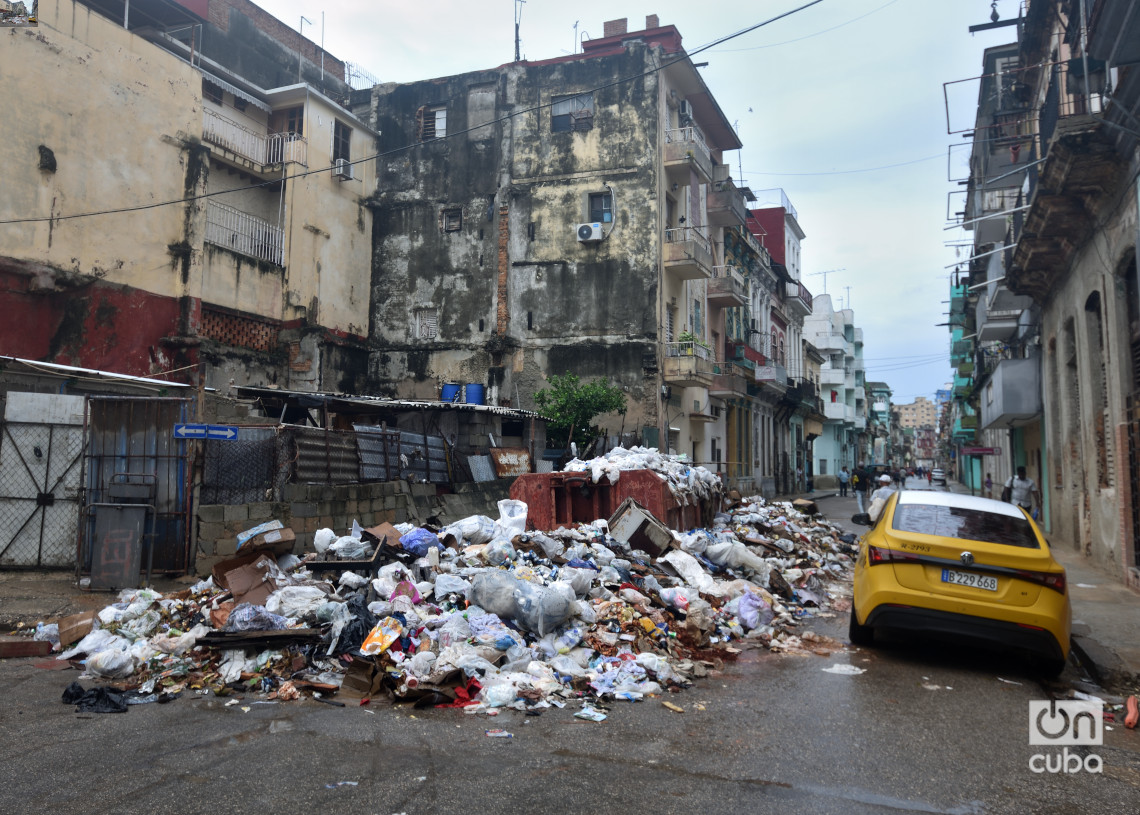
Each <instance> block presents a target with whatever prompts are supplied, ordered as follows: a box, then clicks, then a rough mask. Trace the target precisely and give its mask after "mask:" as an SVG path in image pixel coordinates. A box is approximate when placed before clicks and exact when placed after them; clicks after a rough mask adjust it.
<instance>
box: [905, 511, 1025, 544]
mask: <svg viewBox="0 0 1140 815" xmlns="http://www.w3.org/2000/svg"><path fill="white" fill-rule="evenodd" d="M891 526H892V528H894V529H895V530H896V531H898V532H917V533H919V534H922V535H938V536H940V537H944V538H961V539H962V540H972V541H984V542H986V543H1001V544H1005V545H1007V546H1021V547H1024V548H1026V549H1037V548H1039V544H1038V543H1037V536H1036V535H1035V534H1034V532H1033V527H1032V526H1031V525H1030V523H1029V521H1028V520H1026V519H1025V518H1024V517H1020V518H1015V517H1013V516H1012V515H1003V514H999V513H997V512H985V511H984V510H978V509H966V508H963V507H946V506H931V505H929V504H902V505H899V506H897V507H895V514H894V518H893V520H892V522H891Z"/></svg>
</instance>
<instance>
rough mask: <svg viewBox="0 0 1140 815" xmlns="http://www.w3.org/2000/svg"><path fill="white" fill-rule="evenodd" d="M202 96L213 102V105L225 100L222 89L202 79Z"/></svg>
mask: <svg viewBox="0 0 1140 815" xmlns="http://www.w3.org/2000/svg"><path fill="white" fill-rule="evenodd" d="M202 98H203V99H205V100H206V101H208V102H213V103H214V104H215V105H220V104H222V102H223V101H224V100H225V98H226V97H225V94H224V93H222V89H221V88H219V87H218V86H217V85H215V84H213V83H212V82H207V81H206V80H204V79H203V80H202Z"/></svg>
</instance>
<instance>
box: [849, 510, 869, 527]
mask: <svg viewBox="0 0 1140 815" xmlns="http://www.w3.org/2000/svg"><path fill="white" fill-rule="evenodd" d="M851 523H853V524H859V525H860V526H870V525H871V516H870V515H868V514H867V513H866V512H860V513H857V514H855V515H852V516H851Z"/></svg>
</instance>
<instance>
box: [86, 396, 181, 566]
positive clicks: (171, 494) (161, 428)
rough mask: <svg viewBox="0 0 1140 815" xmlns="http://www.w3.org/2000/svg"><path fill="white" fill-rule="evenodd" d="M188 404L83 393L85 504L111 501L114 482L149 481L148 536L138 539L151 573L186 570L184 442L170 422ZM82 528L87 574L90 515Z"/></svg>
mask: <svg viewBox="0 0 1140 815" xmlns="http://www.w3.org/2000/svg"><path fill="white" fill-rule="evenodd" d="M189 405H190V400H188V399H175V398H168V397H125V396H91V397H88V403H87V427H88V443H87V450H86V454H85V457H86V462H85V467H84V470H85V473H86V485H87V495H86V500H85V504H86V505H87V506H93V505H96V504H100V503H109V502H111V501H113V500H114V497H113V495H112V492H113V491H112V490H111V489H110V488H111V486H112V484H114V483H116V482H119V483H128V484H133V483H141V482H143V481H147V482H150V481H153V484H154V487H153V497H154V518H153V519H152V522H150V523H148V528H149V529H153V535H150V534H149V533H148V537H150V539H149V540H147V541H144V542H143V543H144V545H149V546H151V547H152V550H151V551H152V553H153V555H152V556H153V568H154V571H155V572H168V573H170V572H184V571H186V570H187V569H189V568H190V535H189V531H190V524H189V511H190V500H189V496H190V489H189V477H190V468H189V465H188V455H189V452H188V447H189V444H188V442H186V441H184V440H181V439H176V438H174V425H175V424H177V423H178V422H182V421H184V420H185V418H186V414H187V410H188V408H189ZM82 529H83V536H82V539H81V541H80V569H81V571H85V572H86V571H90V569H91V563H92V555H93V550H94V547H95V546H96V541H97V538H96V536H95V519H94V516H93V514H90V513H89V514H88V515H87V516H85V518H84V523H83V525H82ZM144 551H145V549H144ZM143 562H146V560H145V556H144V561H143Z"/></svg>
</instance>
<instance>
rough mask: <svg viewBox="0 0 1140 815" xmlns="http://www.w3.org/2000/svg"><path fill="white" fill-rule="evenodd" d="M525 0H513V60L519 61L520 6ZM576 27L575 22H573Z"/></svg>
mask: <svg viewBox="0 0 1140 815" xmlns="http://www.w3.org/2000/svg"><path fill="white" fill-rule="evenodd" d="M525 2H526V0H515V62H519V61H520V57H519V23H520V22H522V7H523V3H525ZM574 25H575V27H577V25H578V24H577V23H574Z"/></svg>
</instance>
